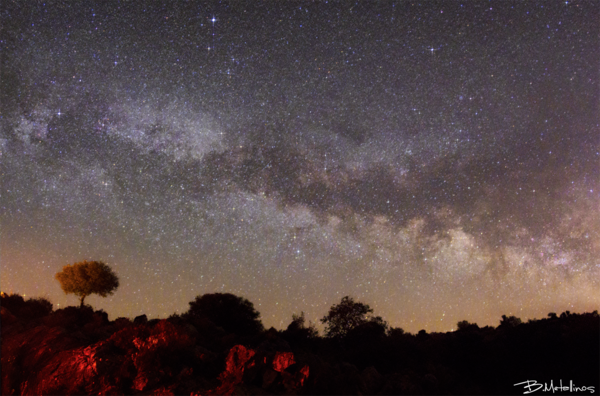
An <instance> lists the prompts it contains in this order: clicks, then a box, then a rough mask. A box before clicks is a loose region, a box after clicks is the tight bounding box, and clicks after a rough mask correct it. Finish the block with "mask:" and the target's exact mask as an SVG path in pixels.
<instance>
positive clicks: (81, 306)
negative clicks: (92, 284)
mask: <svg viewBox="0 0 600 396" xmlns="http://www.w3.org/2000/svg"><path fill="white" fill-rule="evenodd" d="M85 297H86V295H85V294H84V295H83V296H81V304H80V305H79V308H83V300H84V299H85Z"/></svg>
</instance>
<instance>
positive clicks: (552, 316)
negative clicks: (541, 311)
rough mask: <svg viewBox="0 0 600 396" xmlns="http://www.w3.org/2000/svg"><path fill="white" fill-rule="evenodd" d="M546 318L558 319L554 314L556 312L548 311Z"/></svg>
mask: <svg viewBox="0 0 600 396" xmlns="http://www.w3.org/2000/svg"><path fill="white" fill-rule="evenodd" d="M548 318H549V319H558V316H556V312H550V313H549V314H548Z"/></svg>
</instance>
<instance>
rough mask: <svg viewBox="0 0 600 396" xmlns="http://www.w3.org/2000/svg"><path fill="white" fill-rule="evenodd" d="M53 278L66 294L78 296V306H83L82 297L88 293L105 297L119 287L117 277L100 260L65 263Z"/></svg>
mask: <svg viewBox="0 0 600 396" xmlns="http://www.w3.org/2000/svg"><path fill="white" fill-rule="evenodd" d="M55 278H56V280H58V281H59V282H60V287H61V288H62V289H63V291H64V292H65V293H66V294H70V293H73V294H75V295H76V296H78V297H79V299H80V307H83V301H84V299H85V298H86V297H87V296H89V295H90V294H98V295H100V296H102V297H106V296H107V295H112V294H113V293H114V291H115V290H116V289H117V287H119V278H117V275H116V274H115V273H114V272H113V270H112V269H111V268H110V267H109V266H108V265H106V264H104V263H103V262H102V261H82V262H80V263H75V264H73V265H65V266H64V267H63V269H62V271H60V272H58V273H57V274H56V275H55Z"/></svg>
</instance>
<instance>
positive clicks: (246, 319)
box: [183, 293, 264, 335]
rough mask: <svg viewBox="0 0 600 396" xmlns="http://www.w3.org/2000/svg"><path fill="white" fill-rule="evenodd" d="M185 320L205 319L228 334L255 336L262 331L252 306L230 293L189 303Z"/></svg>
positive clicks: (208, 296) (199, 298)
mask: <svg viewBox="0 0 600 396" xmlns="http://www.w3.org/2000/svg"><path fill="white" fill-rule="evenodd" d="M189 304H190V309H189V310H188V312H186V313H185V314H184V315H183V316H184V318H185V319H194V318H205V319H208V320H210V321H211V322H213V323H214V324H215V325H217V326H219V327H222V328H223V329H224V330H225V331H227V332H228V333H234V334H237V335H255V334H257V333H260V332H261V331H263V330H264V327H263V324H262V323H261V321H260V319H259V317H260V313H259V312H258V311H257V310H255V309H254V305H253V304H252V303H251V302H250V301H248V300H246V299H245V298H243V297H238V296H235V295H233V294H230V293H213V294H204V295H202V296H198V297H196V299H195V300H194V301H191V302H190V303H189Z"/></svg>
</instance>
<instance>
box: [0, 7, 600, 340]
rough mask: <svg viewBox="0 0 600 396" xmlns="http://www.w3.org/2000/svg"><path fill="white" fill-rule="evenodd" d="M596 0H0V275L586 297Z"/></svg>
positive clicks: (494, 301) (251, 288)
mask: <svg viewBox="0 0 600 396" xmlns="http://www.w3.org/2000/svg"><path fill="white" fill-rule="evenodd" d="M599 10H600V6H599V4H598V3H597V2H595V1H583V2H577V1H565V2H563V1H552V2H547V1H541V2H535V1H527V2H511V1H502V2H488V1H468V2H467V1H465V2H463V3H461V2H459V1H452V2H450V1H448V2H434V1H427V2H423V3H422V4H419V3H416V2H415V3H412V2H391V1H390V2H381V3H377V4H375V3H373V2H361V3H358V4H354V3H349V2H339V3H333V4H329V3H327V2H318V3H308V2H293V1H291V2H267V3H257V2H249V3H241V2H233V3H231V4H229V3H227V4H225V3H221V2H179V1H178V2H170V3H167V4H166V5H162V4H160V3H158V2H143V1H135V2H129V3H120V2H117V1H98V2H93V1H88V2H69V1H65V2H59V1H57V2H52V1H48V2H46V3H43V2H20V1H8V0H7V1H3V2H2V14H1V18H2V21H1V22H2V71H1V73H2V74H1V83H2V86H1V89H0V91H1V100H2V115H1V122H2V124H1V127H2V132H1V136H0V139H1V140H0V150H1V157H0V158H1V165H2V183H1V186H2V202H1V216H2V217H1V225H2V228H1V275H2V276H1V279H0V282H1V288H2V290H3V291H6V292H10V291H13V292H18V293H20V294H24V295H27V296H47V297H48V298H49V299H50V300H51V301H52V302H53V303H54V304H55V308H57V307H64V306H66V305H74V304H77V299H76V298H75V297H73V296H66V295H65V294H64V293H63V292H62V290H61V289H60V286H59V284H58V282H57V281H56V280H54V274H55V273H56V272H58V271H59V270H60V269H61V268H62V266H63V265H66V264H72V263H74V262H78V261H81V260H84V259H87V260H90V259H92V260H103V261H104V262H106V263H107V264H108V265H109V266H111V267H112V268H113V269H114V270H115V272H116V273H117V274H118V276H119V278H120V280H121V286H120V288H119V289H118V290H117V292H116V293H115V295H114V296H112V297H108V298H101V297H97V296H92V297H89V298H88V300H86V301H87V302H89V303H90V304H91V305H93V306H94V307H95V308H102V309H104V310H105V311H107V312H108V313H109V315H110V316H111V318H115V317H118V316H128V317H133V316H136V315H139V314H142V313H146V314H148V316H149V317H161V318H164V317H167V316H169V315H170V314H172V313H175V312H184V311H186V310H187V308H188V304H187V303H188V302H189V301H192V300H193V299H194V297H195V296H197V295H201V294H204V293H214V292H230V293H234V294H236V295H240V296H243V297H246V298H248V299H249V300H250V301H251V302H253V303H254V305H255V307H256V308H257V309H258V311H260V313H261V317H262V320H263V323H264V324H265V325H266V326H267V327H269V326H275V327H276V328H285V326H287V324H288V323H289V322H290V321H291V316H292V314H293V313H300V311H304V312H305V313H306V316H307V318H308V319H311V320H312V321H317V320H318V318H320V317H323V316H324V315H325V314H326V313H327V310H328V308H329V307H330V306H331V305H333V304H335V303H338V302H339V301H340V300H341V298H342V297H343V296H346V295H350V296H352V297H354V298H355V299H358V300H359V301H362V302H365V303H368V304H369V305H371V307H373V308H374V309H375V314H377V315H380V316H382V317H383V318H384V319H386V320H387V321H388V322H389V323H390V324H391V325H392V326H395V327H402V328H404V329H405V330H407V331H411V332H415V331H418V330H419V329H426V330H428V331H448V330H451V329H453V328H455V327H456V323H457V322H458V321H459V320H469V321H471V322H476V323H478V324H480V325H488V324H489V325H497V324H498V323H499V320H500V316H501V315H502V314H506V315H516V316H518V317H521V318H522V319H528V318H541V317H544V316H546V314H547V313H549V312H562V311H565V310H571V311H573V312H583V311H591V310H594V309H599V308H600V126H599V125H600V121H599V119H600V111H599V109H600V105H599V103H600V102H599V92H600V90H599V80H598V71H599V70H600V58H599V57H598V49H599V48H600V45H599V44H600V43H599V39H598V37H599V36H598V23H597V21H598V20H599V19H600V18H599V17H600V15H599Z"/></svg>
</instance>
